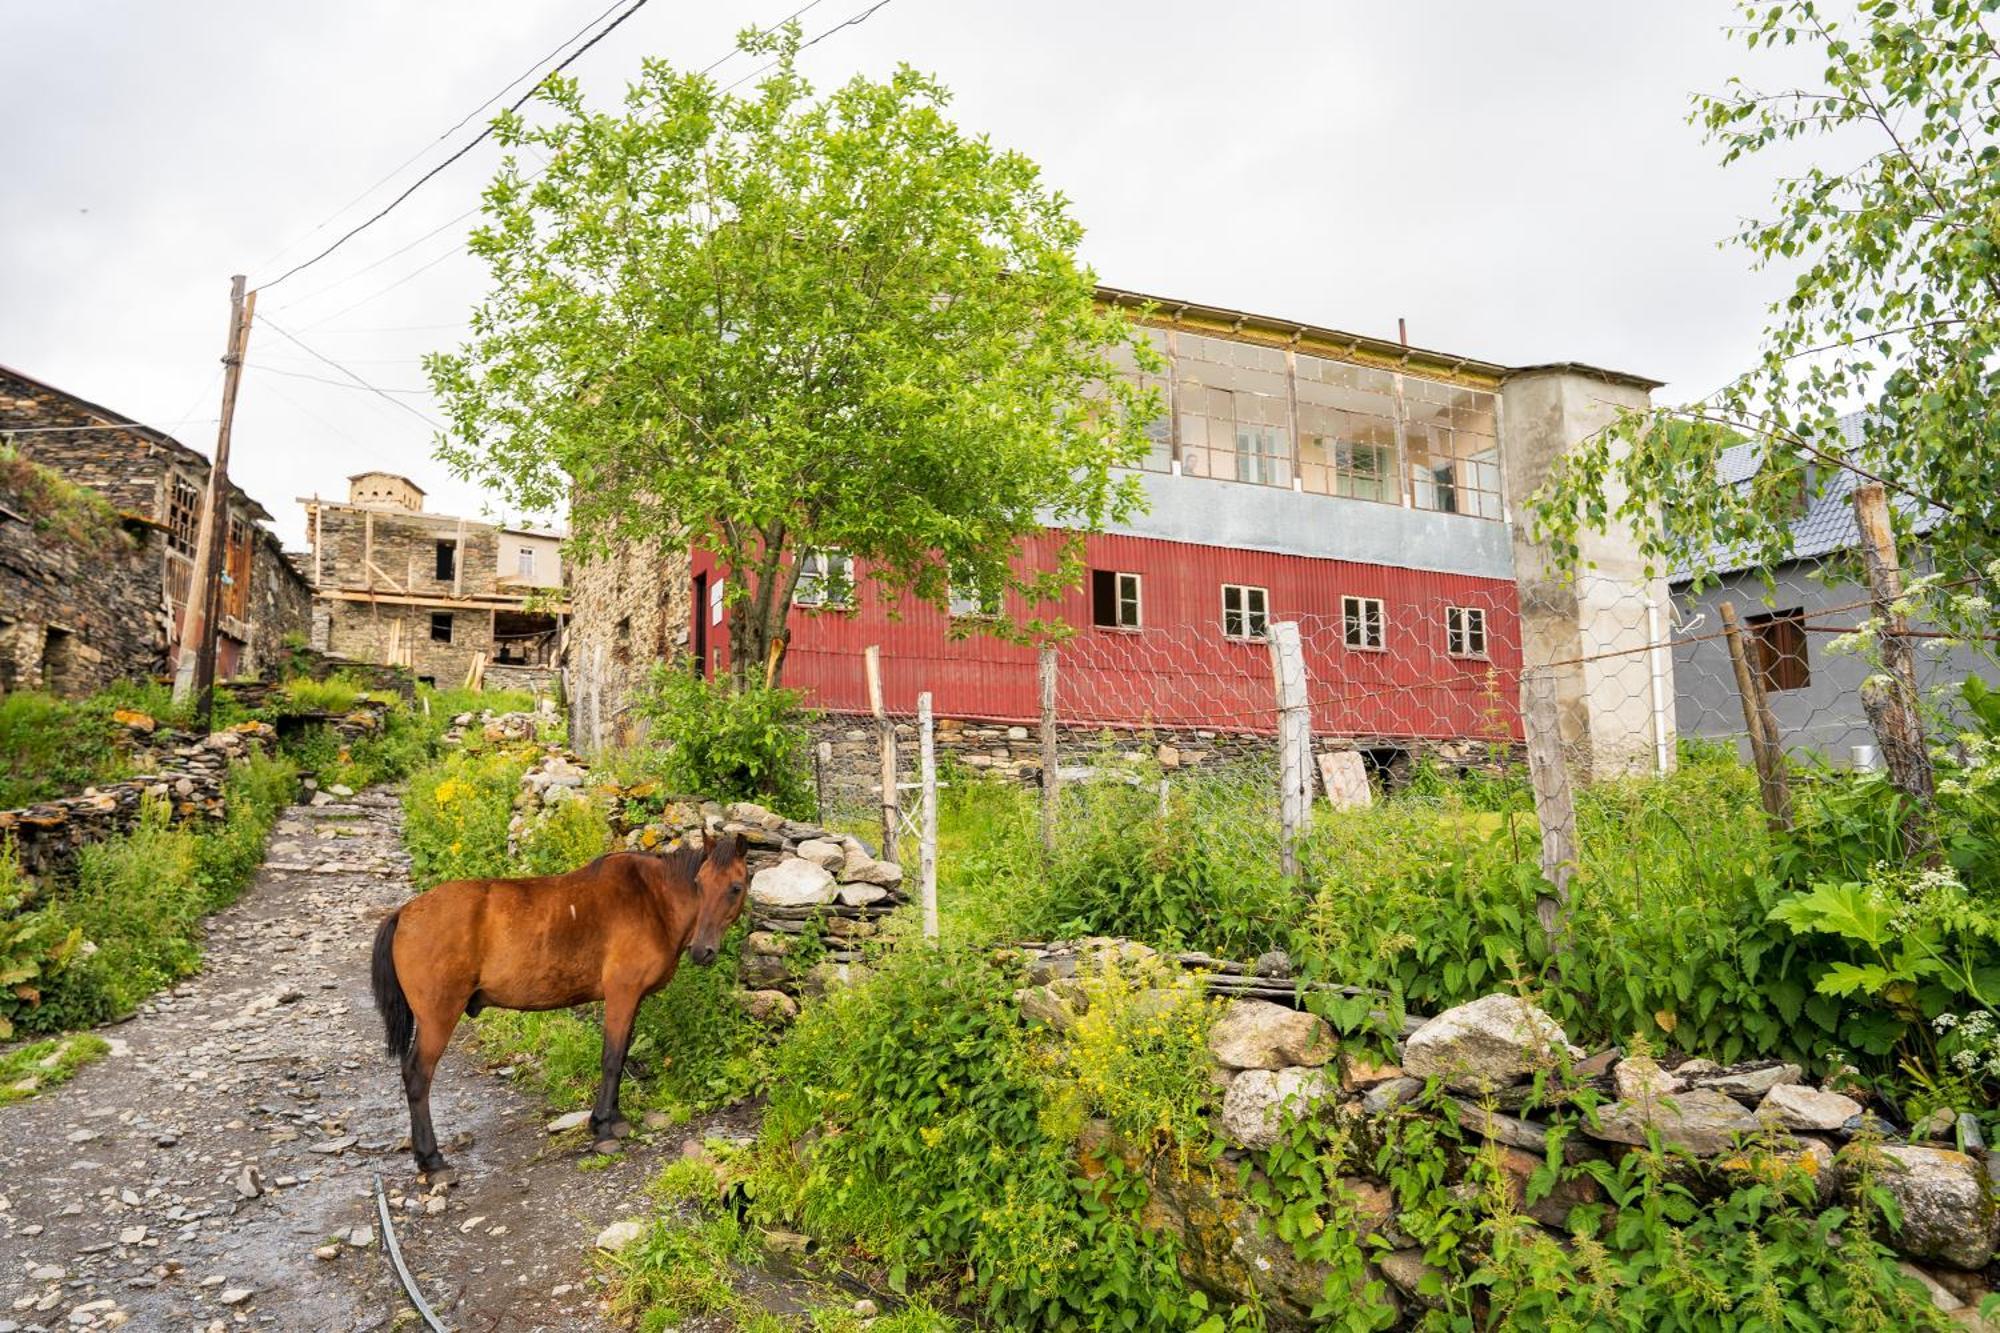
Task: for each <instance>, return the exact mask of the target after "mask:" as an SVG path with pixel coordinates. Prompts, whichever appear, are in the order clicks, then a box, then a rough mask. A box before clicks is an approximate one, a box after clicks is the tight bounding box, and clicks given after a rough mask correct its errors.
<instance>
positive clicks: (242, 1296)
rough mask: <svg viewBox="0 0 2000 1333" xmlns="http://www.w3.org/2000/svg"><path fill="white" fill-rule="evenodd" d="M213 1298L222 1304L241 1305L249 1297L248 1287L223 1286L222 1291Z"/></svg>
mask: <svg viewBox="0 0 2000 1333" xmlns="http://www.w3.org/2000/svg"><path fill="white" fill-rule="evenodd" d="M215 1299H217V1300H218V1301H221V1302H222V1303H223V1304H224V1305H241V1304H243V1302H245V1301H247V1300H249V1299H250V1288H248V1287H227V1288H224V1290H223V1293H222V1294H221V1295H220V1296H217V1297H216V1298H215Z"/></svg>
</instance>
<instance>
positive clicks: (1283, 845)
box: [1270, 620, 1312, 879]
mask: <svg viewBox="0 0 2000 1333" xmlns="http://www.w3.org/2000/svg"><path fill="white" fill-rule="evenodd" d="M1270 636H1271V680H1272V687H1273V691H1274V693H1275V695H1276V699H1277V705H1278V825H1279V843H1278V857H1279V863H1280V864H1281V865H1282V867H1283V869H1284V873H1285V878H1287V879H1297V878H1298V874H1299V835H1300V834H1301V833H1303V832H1304V831H1305V828H1306V824H1307V821H1308V819H1309V818H1310V811H1311V799H1312V785H1311V784H1312V776H1311V765H1310V760H1309V757H1308V756H1309V755H1310V754H1311V751H1312V708H1311V705H1310V704H1309V703H1308V702H1307V699H1306V663H1305V654H1304V652H1303V651H1302V650H1301V649H1300V646H1299V627H1298V623H1297V622H1296V621H1290V620H1287V621H1281V622H1280V623H1278V624H1275V625H1272V626H1271V628H1270Z"/></svg>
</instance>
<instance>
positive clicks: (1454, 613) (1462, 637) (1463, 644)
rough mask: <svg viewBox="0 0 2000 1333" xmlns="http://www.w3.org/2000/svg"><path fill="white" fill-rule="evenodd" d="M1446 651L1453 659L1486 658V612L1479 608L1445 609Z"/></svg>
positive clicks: (1454, 607) (1457, 607) (1453, 607)
mask: <svg viewBox="0 0 2000 1333" xmlns="http://www.w3.org/2000/svg"><path fill="white" fill-rule="evenodd" d="M1444 650H1445V652H1446V653H1447V654H1449V655H1450V656H1452V657H1484V656H1486V611H1485V609H1484V608H1483V607H1477V606H1447V607H1446V608H1445V609H1444Z"/></svg>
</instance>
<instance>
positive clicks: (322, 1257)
mask: <svg viewBox="0 0 2000 1333" xmlns="http://www.w3.org/2000/svg"><path fill="white" fill-rule="evenodd" d="M339 1257H340V1247H339V1246H338V1245H321V1246H319V1247H318V1248H317V1249H315V1250H314V1251H313V1258H315V1259H317V1260H319V1261H320V1262H321V1263H332V1262H333V1261H334V1260H335V1259H338V1258H339Z"/></svg>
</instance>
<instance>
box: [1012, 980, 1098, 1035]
mask: <svg viewBox="0 0 2000 1333" xmlns="http://www.w3.org/2000/svg"><path fill="white" fill-rule="evenodd" d="M1081 998H1082V997H1080V996H1079V997H1078V1000H1079V1001H1081ZM1014 1005H1015V1007H1016V1008H1018V1009H1019V1010H1020V1011H1021V1017H1023V1018H1025V1019H1027V1020H1028V1021H1029V1022H1030V1023H1039V1024H1041V1025H1042V1026H1043V1027H1045V1028H1048V1029H1049V1030H1050V1031H1052V1032H1068V1031H1069V1030H1070V1029H1071V1028H1073V1027H1075V1026H1076V1018H1077V1014H1078V1012H1079V1011H1080V1009H1081V1007H1082V1005H1081V1004H1080V1003H1073V1002H1072V1001H1071V999H1070V997H1069V995H1068V994H1067V993H1065V992H1064V991H1059V990H1057V989H1056V987H1055V986H1053V985H1048V986H1024V987H1022V988H1021V989H1020V990H1017V991H1015V992H1014Z"/></svg>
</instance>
